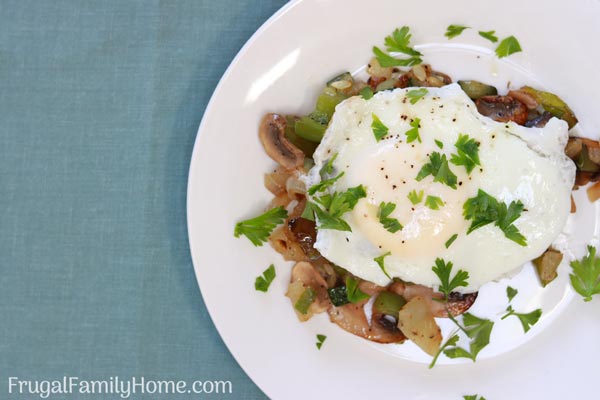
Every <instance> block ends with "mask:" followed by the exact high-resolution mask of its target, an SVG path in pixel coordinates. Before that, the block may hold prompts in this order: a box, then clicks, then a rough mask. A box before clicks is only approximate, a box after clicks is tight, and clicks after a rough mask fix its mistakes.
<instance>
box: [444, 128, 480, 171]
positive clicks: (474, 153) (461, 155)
mask: <svg viewBox="0 0 600 400" xmlns="http://www.w3.org/2000/svg"><path fill="white" fill-rule="evenodd" d="M455 146H456V149H457V150H458V152H457V153H456V154H452V156H451V157H450V162H451V163H452V164H454V165H463V166H464V167H465V169H466V170H467V174H470V173H471V171H473V168H475V166H476V165H481V163H480V161H479V143H477V142H476V141H475V139H472V138H469V136H468V135H463V134H460V135H458V140H457V141H456V144H455Z"/></svg>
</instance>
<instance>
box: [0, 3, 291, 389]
mask: <svg viewBox="0 0 600 400" xmlns="http://www.w3.org/2000/svg"><path fill="white" fill-rule="evenodd" d="M284 3H285V2H284V1H283V0H269V1H264V0H242V1H238V0H224V1H215V0H196V1H194V0H185V1H184V0H180V1H159V0H146V1H123V0H121V1H120V0H114V1H76V0H73V1H41V0H40V1H23V0H15V1H7V0H2V1H0V209H1V215H0V268H1V269H2V270H1V273H0V398H8V394H7V390H8V389H7V386H8V384H7V377H8V376H18V377H21V378H26V379H56V378H60V377H62V376H63V375H74V376H79V377H80V378H82V379H105V378H108V377H110V376H117V375H118V376H120V377H129V376H144V377H145V378H146V379H153V378H160V379H177V380H179V379H182V380H195V379H202V380H207V379H219V380H227V379H228V380H231V381H232V383H233V389H234V394H233V395H232V396H226V398H235V399H257V398H264V395H263V394H262V392H261V391H260V390H259V389H258V388H257V387H256V386H255V385H254V384H253V383H252V382H251V381H250V379H249V378H248V377H247V376H246V375H245V374H244V372H243V371H242V370H241V368H240V367H239V366H238V365H237V363H236V362H235V360H234V359H233V357H232V356H231V355H230V353H229V352H228V350H227V349H226V347H225V346H224V344H223V343H222V341H221V339H220V337H219V335H218V333H217V332H216V330H215V328H214V326H213V324H212V322H211V320H210V318H209V315H208V313H207V311H206V308H205V306H204V304H203V302H202V298H201V295H200V292H199V290H198V287H197V284H196V281H195V276H194V271H193V266H192V263H191V258H190V254H189V247H188V238H187V227H186V211H185V207H186V203H185V199H186V185H187V173H188V167H189V161H190V157H191V154H192V148H193V144H194V139H195V136H196V131H197V129H198V125H199V123H200V120H201V117H202V114H203V112H204V109H205V107H206V104H207V102H208V100H209V98H210V95H211V93H212V91H213V90H214V88H215V86H216V84H217V82H218V80H219V78H220V77H221V75H222V74H223V72H224V71H225V69H226V67H227V65H228V64H229V62H230V61H231V60H232V58H233V57H234V55H235V54H236V52H237V51H238V50H239V49H240V47H241V46H242V45H243V43H244V42H245V41H246V40H247V39H248V38H249V37H250V36H251V34H252V33H253V32H254V31H255V30H256V29H257V28H258V27H259V26H260V25H261V24H262V23H263V22H264V21H265V20H266V19H267V18H268V17H269V16H270V15H271V14H273V12H275V11H276V10H277V9H278V8H280V7H281V6H282V5H283V4H284ZM19 398H25V397H19ZM70 398H77V396H72V397H70ZM141 398H150V396H147V397H141ZM152 398H159V396H152ZM165 398H178V399H179V398H182V399H183V398H187V396H184V395H178V396H175V397H174V396H165ZM212 398H215V397H214V396H213V397H212Z"/></svg>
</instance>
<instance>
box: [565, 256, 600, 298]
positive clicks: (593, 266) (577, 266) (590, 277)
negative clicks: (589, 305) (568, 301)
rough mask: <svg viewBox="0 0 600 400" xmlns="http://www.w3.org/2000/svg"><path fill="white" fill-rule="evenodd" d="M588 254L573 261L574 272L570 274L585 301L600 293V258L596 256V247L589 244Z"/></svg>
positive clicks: (573, 283)
mask: <svg viewBox="0 0 600 400" xmlns="http://www.w3.org/2000/svg"><path fill="white" fill-rule="evenodd" d="M587 249H588V255H587V256H585V257H583V258H582V259H581V260H574V261H571V268H572V269H573V273H572V274H570V275H569V276H570V278H571V285H573V289H575V291H576V292H577V293H579V294H580V295H582V296H583V300H584V301H591V300H592V296H593V295H595V294H600V258H599V257H596V248H595V247H593V246H588V247H587Z"/></svg>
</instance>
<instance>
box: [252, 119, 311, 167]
mask: <svg viewBox="0 0 600 400" xmlns="http://www.w3.org/2000/svg"><path fill="white" fill-rule="evenodd" d="M285 127H286V122H285V117H284V116H282V115H279V114H273V113H269V114H267V115H265V116H264V117H263V119H262V121H261V122H260V127H259V129H258V136H259V138H260V141H261V143H262V145H263V147H264V148H265V151H266V152H267V154H268V155H269V157H271V158H272V159H273V160H275V161H276V162H277V163H278V164H279V165H281V166H282V167H284V168H285V169H288V170H292V169H297V168H301V167H302V166H303V165H304V153H303V152H302V150H300V149H299V148H297V147H296V146H294V145H293V144H292V143H290V141H289V140H287V138H286V137H285Z"/></svg>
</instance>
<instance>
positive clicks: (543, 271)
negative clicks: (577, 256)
mask: <svg viewBox="0 0 600 400" xmlns="http://www.w3.org/2000/svg"><path fill="white" fill-rule="evenodd" d="M562 259H563V255H562V253H561V252H560V251H558V250H554V249H548V250H546V251H545V252H544V254H542V255H541V256H539V257H538V258H536V259H535V260H533V261H532V262H533V265H535V269H536V271H537V274H538V277H539V278H540V281H541V282H542V286H544V287H546V285H547V284H549V283H550V282H552V281H553V280H554V279H555V278H556V276H557V274H556V269H557V268H558V266H559V265H560V262H561V261H562Z"/></svg>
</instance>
